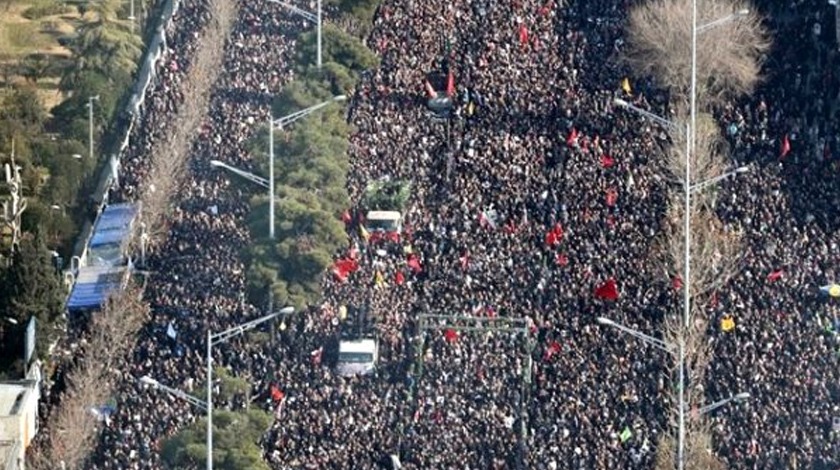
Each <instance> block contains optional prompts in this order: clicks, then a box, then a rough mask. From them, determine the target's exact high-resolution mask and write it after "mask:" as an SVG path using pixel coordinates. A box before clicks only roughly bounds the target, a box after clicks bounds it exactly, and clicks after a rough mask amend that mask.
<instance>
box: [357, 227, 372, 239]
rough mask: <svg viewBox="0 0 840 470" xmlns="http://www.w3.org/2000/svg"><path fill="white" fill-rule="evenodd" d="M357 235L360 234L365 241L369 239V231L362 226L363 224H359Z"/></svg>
mask: <svg viewBox="0 0 840 470" xmlns="http://www.w3.org/2000/svg"><path fill="white" fill-rule="evenodd" d="M359 235H361V236H362V238H363V239H364V240H365V241H368V240H369V239H370V232H368V231H367V230H366V229H365V226H364V225H359Z"/></svg>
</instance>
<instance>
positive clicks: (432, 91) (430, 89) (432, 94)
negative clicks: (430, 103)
mask: <svg viewBox="0 0 840 470" xmlns="http://www.w3.org/2000/svg"><path fill="white" fill-rule="evenodd" d="M426 95H428V96H429V98H430V99H434V98H436V97H437V92H436V91H435V88H434V87H433V86H432V84H431V83H429V81H428V80H426Z"/></svg>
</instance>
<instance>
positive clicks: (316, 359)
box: [309, 346, 324, 367]
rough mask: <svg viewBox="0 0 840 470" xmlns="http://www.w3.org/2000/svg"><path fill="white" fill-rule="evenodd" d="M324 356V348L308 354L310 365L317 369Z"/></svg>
mask: <svg viewBox="0 0 840 470" xmlns="http://www.w3.org/2000/svg"><path fill="white" fill-rule="evenodd" d="M323 355H324V347H323V346H321V347H320V348H318V349H316V350H314V351H312V352H311V353H309V357H310V359H312V365H313V366H315V367H318V366H320V365H321V357H322V356H323Z"/></svg>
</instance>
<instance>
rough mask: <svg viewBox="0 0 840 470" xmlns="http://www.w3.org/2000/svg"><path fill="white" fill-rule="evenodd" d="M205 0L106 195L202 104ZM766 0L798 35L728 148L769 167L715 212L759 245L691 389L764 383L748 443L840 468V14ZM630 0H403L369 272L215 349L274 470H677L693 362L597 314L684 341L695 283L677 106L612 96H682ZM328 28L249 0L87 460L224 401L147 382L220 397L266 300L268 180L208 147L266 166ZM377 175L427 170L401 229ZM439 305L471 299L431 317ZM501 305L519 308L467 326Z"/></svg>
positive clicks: (95, 462)
mask: <svg viewBox="0 0 840 470" xmlns="http://www.w3.org/2000/svg"><path fill="white" fill-rule="evenodd" d="M208 3H209V1H207V0H185V1H183V2H182V4H181V10H180V11H179V13H178V15H177V17H176V19H175V21H174V22H173V28H172V30H171V31H168V37H167V43H168V50H167V52H166V58H165V59H164V60H163V61H161V65H160V67H159V69H158V74H157V79H156V80H157V81H156V83H155V85H154V86H153V87H151V88H150V90H149V92H148V95H147V96H146V100H145V105H144V110H143V115H142V117H140V118H139V122H138V124H139V125H137V126H135V129H134V135H132V138H131V142H132V144H131V146H130V147H129V149H128V150H127V153H126V154H125V155H123V156H122V158H121V160H122V167H121V172H122V173H121V176H120V180H121V181H120V186H119V188H118V189H115V190H114V191H113V194H112V196H111V198H112V200H133V199H134V198H136V197H137V195H138V192H139V188H141V187H142V186H143V185H144V184H153V183H154V182H150V181H146V179H147V175H148V174H149V173H150V169H149V162H150V158H149V157H150V156H149V154H148V153H149V151H150V149H151V148H152V143H153V142H154V141H155V139H159V138H160V136H161V135H163V133H165V132H167V131H168V130H169V129H171V128H172V126H173V122H172V120H173V118H174V117H175V116H177V113H176V111H177V109H178V108H179V106H181V105H182V104H183V90H182V89H181V87H182V84H183V82H184V77H185V76H186V75H187V74H189V73H190V65H191V53H192V52H193V51H194V50H195V48H196V44H197V41H199V40H200V32H201V30H202V29H203V27H204V26H205V25H206V24H207V23H208V21H211V18H209V16H208V14H207V11H208ZM297 3H300V5H299V6H300V7H301V8H310V7H312V5H309V4H308V3H307V4H304V3H303V2H296V4H297ZM758 8H759V9H760V10H761V11H762V12H763V13H764V14H765V15H767V17H768V26H769V27H770V28H771V31H772V32H773V37H774V39H775V44H774V47H773V50H772V52H771V56H770V57H769V58H768V61H767V64H766V65H765V70H766V80H765V82H764V83H763V84H762V85H761V86H760V87H759V88H758V90H756V92H755V93H754V94H753V95H752V96H750V97H744V98H743V99H740V100H738V101H733V102H731V103H728V104H727V105H725V106H721V107H720V109H718V110H716V112H715V117H716V118H717V119H718V121H719V124H720V128H721V133H724V134H725V135H726V138H727V139H728V140H727V142H728V143H729V144H730V150H729V158H730V159H731V166H732V167H733V168H734V167H737V166H742V165H749V167H750V171H749V173H745V174H739V175H737V176H736V177H733V178H728V179H726V180H724V181H721V182H720V183H719V185H718V186H717V187H716V188H715V191H717V193H716V197H715V207H714V210H715V212H716V213H717V215H718V217H719V218H720V219H721V221H722V222H723V223H724V225H725V226H726V227H727V229H728V230H730V231H732V232H738V233H741V234H742V236H743V239H744V247H743V253H741V256H742V259H740V260H739V261H738V267H739V268H738V270H737V272H736V274H735V275H734V276H733V278H732V279H731V280H730V281H729V282H727V283H726V284H725V285H723V286H720V287H719V288H718V289H717V290H716V291H715V292H714V294H713V295H712V296H711V298H712V299H713V300H712V301H710V302H709V305H707V306H704V311H705V313H706V314H707V315H708V316H709V325H710V326H709V330H708V332H707V333H708V344H709V345H710V346H711V349H712V351H713V355H712V358H711V363H710V366H709V368H708V370H707V371H706V376H705V383H704V384H703V387H704V389H705V395H706V402H705V403H694V404H692V406H693V407H694V408H695V409H696V407H698V406H703V405H705V404H708V403H711V402H715V401H717V400H720V399H725V398H728V397H731V396H733V395H735V394H737V393H742V392H746V393H749V394H750V395H751V398H750V399H749V400H746V401H741V402H737V403H734V402H733V403H730V404H728V405H727V406H725V407H722V408H720V409H717V410H715V411H713V412H711V413H710V414H709V415H708V417H709V418H710V419H711V421H712V430H713V437H714V446H715V452H716V454H717V455H718V456H719V457H720V459H721V460H722V461H723V462H724V464H725V466H726V468H733V469H734V468H744V469H747V468H756V469H758V468H811V469H818V470H828V469H836V468H838V465H840V440H838V434H839V433H840V429H838V428H840V372H838V371H840V368H838V360H839V359H840V338H839V337H838V329H840V308H838V305H840V304H838V303H837V302H838V301H837V299H832V298H830V297H829V296H827V295H825V294H823V293H822V292H821V291H820V289H819V288H820V287H821V286H824V285H828V284H832V283H840V279H838V278H837V277H836V276H838V274H840V271H838V270H837V269H836V268H835V265H837V263H838V261H840V255H838V243H840V233H838V230H837V229H838V227H840V224H838V220H840V218H838V217H837V216H836V215H835V212H836V207H837V206H838V202H840V197H838V196H840V185H838V178H840V175H838V173H840V140H838V139H840V138H838V136H837V135H836V133H835V132H834V129H835V127H836V125H837V119H836V115H837V113H836V111H837V90H838V85H840V77H838V76H837V72H836V71H835V70H834V69H833V66H834V65H836V64H837V52H836V51H837V45H836V42H835V40H834V37H833V34H834V30H833V28H831V27H830V26H831V25H833V24H834V22H833V20H831V17H830V16H829V13H831V14H832V15H833V13H832V12H833V10H831V9H827V7H826V6H825V5H824V2H822V1H818V0H784V1H783V0H777V1H774V2H770V1H766V2H761V3H760V4H759V5H758ZM627 15H628V5H627V2H617V1H614V0H613V1H609V0H589V1H567V2H554V1H552V0H517V1H514V2H491V1H488V0H458V1H455V2H440V1H437V0H430V1H424V2H416V1H412V0H406V1H391V0H386V1H384V2H383V3H382V5H381V6H380V8H379V11H378V13H377V16H376V20H375V22H374V26H373V30H372V33H371V35H370V36H369V37H368V38H367V41H366V43H367V45H368V46H369V47H370V48H371V49H372V50H373V51H374V52H375V53H376V54H377V55H379V56H380V58H381V65H380V67H379V68H378V69H376V70H371V71H369V72H368V73H365V74H364V75H363V78H362V81H361V82H360V84H359V86H358V88H357V90H355V94H354V96H353V97H352V99H351V100H350V103H351V104H350V108H349V109H348V110H347V115H348V116H349V119H350V121H351V122H352V124H353V125H354V126H355V131H354V134H353V135H352V137H351V142H350V143H351V145H350V149H351V150H350V162H351V169H350V173H349V174H348V175H347V181H348V191H349V193H350V196H351V201H353V204H354V206H353V207H350V208H348V211H349V213H350V214H351V217H349V218H348V220H347V221H346V227H347V234H348V237H347V246H346V249H345V250H343V251H342V252H340V253H335V257H336V260H339V259H343V258H345V259H346V258H352V259H354V260H356V261H357V263H356V266H354V268H355V269H354V270H352V272H350V273H348V275H346V276H344V275H342V276H337V275H335V274H334V273H333V272H326V273H324V278H323V284H322V286H323V300H322V302H321V303H320V304H318V305H312V306H310V307H309V308H308V309H306V310H303V311H297V312H295V314H293V315H291V316H290V317H288V318H284V319H283V325H284V328H283V329H279V328H278V329H275V330H273V331H272V332H271V333H270V334H271V335H272V336H274V338H273V339H274V340H273V341H261V342H260V341H251V340H249V337H248V336H241V337H239V338H234V339H231V340H230V341H228V342H226V343H224V344H221V345H218V346H216V347H215V348H214V350H213V356H214V361H215V362H216V365H217V366H221V367H225V368H227V369H229V370H230V371H231V373H232V375H235V376H237V377H241V378H244V379H246V380H247V381H248V382H249V383H250V384H251V385H252V389H253V392H252V393H251V394H250V397H249V396H244V395H243V396H233V397H231V398H229V399H228V400H225V402H222V401H221V400H217V401H216V402H215V406H216V407H217V408H231V409H241V408H243V407H244V406H245V404H246V402H247V401H248V400H249V399H251V398H253V397H255V399H254V404H255V406H256V405H259V406H261V407H263V408H264V409H266V410H267V411H270V412H271V413H272V416H274V418H275V419H274V422H273V424H272V426H271V428H270V429H269V430H268V431H267V432H266V434H265V436H264V438H263V440H262V441H261V442H260V445H261V448H262V449H263V451H264V455H265V459H266V461H267V462H268V463H269V465H270V466H271V467H272V468H276V469H286V468H307V469H322V468H336V469H338V468H341V469H367V468H406V469H408V468H418V469H420V468H422V469H444V468H494V469H495V468H498V469H504V468H533V469H556V468H586V469H619V468H651V467H653V462H654V457H655V452H656V445H657V443H658V442H659V440H660V439H661V438H662V436H663V435H665V434H667V433H671V432H673V427H672V426H671V424H670V421H669V420H670V418H671V414H670V413H671V412H672V408H673V406H674V404H673V403H671V401H672V399H673V393H672V391H673V387H674V380H673V379H674V377H672V376H671V374H670V370H671V369H670V366H671V358H670V357H669V356H668V355H667V354H666V353H664V352H662V351H660V350H659V349H657V348H655V347H651V346H649V345H646V344H644V343H643V342H640V341H638V340H637V339H635V338H632V337H630V336H627V335H623V334H622V333H621V332H620V331H618V330H616V329H614V328H609V327H607V326H603V325H600V324H598V323H597V322H596V318H597V317H607V318H610V319H612V320H614V321H615V322H618V323H621V324H623V325H626V326H627V327H629V328H633V329H635V330H638V331H640V332H643V333H646V334H649V335H651V336H654V337H657V338H661V337H662V330H663V325H664V323H665V319H666V318H667V317H668V316H672V315H678V314H680V308H681V301H682V295H681V293H682V291H681V289H680V288H679V286H678V285H676V283H675V281H674V279H671V278H669V277H668V275H667V274H665V273H663V271H662V269H661V265H660V264H659V263H657V262H656V259H657V257H658V256H659V255H658V253H657V252H656V250H657V249H658V248H659V245H658V244H657V239H659V238H660V237H661V232H662V225H663V220H664V218H665V216H666V209H667V207H666V204H667V201H668V199H669V198H668V196H669V192H671V191H674V188H675V187H674V186H673V185H672V184H671V183H669V178H671V176H672V175H670V174H668V173H667V171H666V169H665V164H664V162H663V161H662V159H663V155H662V153H663V146H662V144H663V142H662V135H663V129H661V128H660V127H658V125H657V124H655V123H653V122H650V121H646V120H644V119H643V118H642V117H640V116H639V115H636V114H633V113H632V112H630V111H628V110H626V109H622V108H619V107H617V106H615V105H614V104H613V100H614V98H616V97H620V98H622V99H625V100H627V101H630V102H632V103H634V104H635V105H636V106H639V107H642V108H645V109H649V110H650V111H651V112H655V113H658V114H665V111H666V110H665V108H664V106H665V103H664V101H663V100H662V99H661V95H662V94H661V90H660V89H658V88H657V85H656V83H655V81H653V80H651V79H649V78H644V77H642V78H634V76H633V74H632V71H631V70H628V69H627V68H626V66H625V65H624V62H623V61H621V60H620V58H621V54H622V51H623V47H624V43H623V40H622V37H623V34H624V28H625V26H626V21H627ZM327 16H328V17H329V15H327ZM817 23H819V24H820V25H821V26H820V27H819V28H815V27H814V25H815V24H817ZM311 27H312V25H311V24H308V23H307V22H306V21H304V20H302V19H300V18H299V17H297V16H294V15H291V14H289V13H288V12H287V11H285V10H283V9H282V7H281V6H279V5H277V4H273V3H270V2H240V4H239V18H238V20H237V22H236V24H235V26H234V30H233V32H232V34H231V37H230V38H229V41H228V44H227V47H226V56H225V65H224V70H223V72H222V74H221V78H220V80H219V81H218V82H217V84H216V86H215V88H214V93H213V96H212V99H211V105H210V109H209V112H208V118H207V119H206V120H205V122H204V124H203V126H202V128H201V129H198V130H196V138H195V140H194V142H193V146H192V155H191V159H190V165H189V172H188V178H185V179H184V181H182V182H181V187H180V190H179V193H178V197H177V201H175V208H174V210H173V214H172V216H171V220H169V225H168V230H169V231H168V234H167V236H166V238H165V241H164V242H163V243H162V244H160V245H159V246H158V247H157V248H156V249H155V250H154V251H153V253H151V254H150V256H149V261H148V263H147V266H146V267H145V269H146V270H147V271H148V272H149V278H148V282H147V287H146V297H147V299H148V300H149V302H150V303H151V305H152V307H153V318H152V320H151V322H150V323H149V324H148V325H147V326H146V327H145V328H144V330H143V332H142V334H141V337H140V338H139V340H138V344H137V347H136V348H135V352H134V354H133V357H132V359H131V361H130V362H131V363H130V366H129V367H127V368H126V369H125V370H123V371H121V372H120V374H121V376H122V379H123V381H122V382H121V384H120V385H119V387H118V393H117V396H116V397H115V398H116V411H115V413H114V414H113V415H112V416H111V417H110V419H109V420H108V421H107V423H105V424H104V430H103V434H102V438H101V440H100V442H99V444H98V447H97V450H96V453H95V455H94V456H93V457H92V458H91V459H90V461H89V465H88V466H89V468H97V469H157V468H162V461H161V457H160V452H161V444H162V442H163V441H164V440H165V439H166V438H167V437H169V436H172V435H173V434H174V433H176V432H177V431H179V430H181V429H183V428H184V427H185V426H187V425H189V424H190V423H192V422H193V421H194V420H195V419H197V418H200V417H201V416H202V413H203V412H202V410H201V409H197V408H193V407H192V406H191V405H190V404H189V403H187V402H184V401H182V400H179V399H177V398H175V397H172V396H170V395H168V394H166V393H164V392H162V391H160V390H154V389H153V387H150V386H149V385H148V384H144V383H142V382H141V381H140V380H139V378H140V377H143V376H149V377H153V378H154V379H156V380H157V381H159V382H160V383H163V384H166V385H168V386H170V387H173V388H176V389H180V390H183V391H184V392H187V393H194V394H196V395H198V396H203V395H202V389H201V383H202V382H203V381H204V380H205V377H206V373H205V365H206V364H205V362H204V354H205V347H206V344H205V342H206V340H207V331H208V329H209V330H211V331H216V332H218V331H221V330H224V329H226V328H230V327H232V326H235V325H238V324H241V323H243V322H245V321H248V320H251V319H254V318H257V317H259V316H261V315H263V314H265V312H266V308H267V307H266V306H264V305H256V306H255V305H251V304H249V303H248V302H247V299H246V296H245V276H246V271H247V269H246V265H245V264H244V262H243V257H242V252H241V250H242V248H243V247H244V246H247V245H248V244H249V241H250V239H251V235H250V234H249V231H248V227H247V226H246V223H245V218H246V215H247V213H248V208H249V204H248V201H249V198H250V196H251V195H252V194H253V193H254V192H253V191H252V189H253V188H250V187H249V186H247V185H246V184H245V183H242V182H240V181H239V180H236V179H234V177H231V176H230V175H229V174H226V173H223V172H221V171H220V170H219V169H217V168H214V167H212V166H211V165H210V164H209V161H210V160H220V161H223V162H225V163H228V164H230V165H233V166H236V167H241V168H244V169H248V170H250V169H253V168H254V167H255V166H256V163H255V156H254V155H251V154H250V152H249V150H248V149H247V147H246V143H247V141H248V139H249V138H250V137H251V136H253V135H254V134H255V133H256V132H257V131H258V129H259V126H261V125H263V124H262V123H264V122H266V120H267V119H268V116H269V106H270V103H271V100H272V97H273V96H276V95H277V94H279V93H280V91H281V90H282V89H283V87H284V86H285V85H287V84H288V83H289V82H290V81H291V80H293V79H294V74H293V73H292V65H291V61H292V55H293V54H294V52H295V45H296V38H297V37H298V36H299V35H300V34H301V33H302V32H304V31H307V30H308V29H309V28H311ZM791 38H793V39H791ZM442 62H447V63H448V67H450V68H451V69H452V70H453V72H454V76H455V77H456V86H455V88H456V98H455V102H456V103H455V112H454V116H453V117H452V119H451V122H449V123H446V122H442V121H440V120H437V119H434V118H432V117H431V116H430V113H429V112H428V110H427V108H426V101H425V98H424V92H423V81H424V78H425V74H426V73H427V72H429V71H432V70H435V69H436V68H439V67H440V66H441V63H442ZM625 79H627V80H626V81H625ZM382 178H389V179H391V180H397V181H406V182H409V183H410V188H411V195H410V198H409V202H408V208H407V210H406V211H405V214H404V222H403V230H402V233H401V234H400V235H399V236H387V237H381V236H372V235H371V234H370V233H368V232H366V231H365V230H363V229H362V228H361V227H362V226H363V224H364V212H363V210H362V208H361V207H360V206H359V205H358V203H359V201H360V200H361V199H362V194H363V193H364V191H365V188H366V187H367V185H368V184H369V183H371V182H373V181H377V180H381V179H382ZM336 216H337V217H338V216H339V214H337V215H336ZM421 315H447V316H451V317H459V318H460V319H459V320H457V321H456V320H451V321H450V323H447V321H449V320H431V323H430V324H425V326H432V327H429V328H425V327H424V328H421V323H420V318H421V317H420V316H421ZM506 318H508V319H513V320H516V321H515V322H511V323H507V322H505V321H504V320H503V319H506ZM724 319H726V324H725V328H723V327H722V323H721V321H722V320H724ZM452 322H454V323H452ZM457 322H460V323H457ZM730 322H734V323H730ZM456 323H457V324H456ZM479 324H480V325H493V326H504V325H515V326H516V328H507V329H506V328H502V327H500V328H495V329H494V328H485V329H481V328H477V329H474V330H471V329H469V328H466V327H467V326H473V325H479ZM461 327H464V328H461ZM353 332H361V334H362V335H375V336H376V337H377V339H378V343H379V360H378V363H377V365H376V369H375V371H374V372H373V373H371V374H369V375H361V376H353V377H341V376H339V375H338V374H336V371H335V369H334V368H333V367H332V365H333V364H334V358H333V357H331V355H330V354H329V352H327V353H324V349H322V348H324V346H325V345H327V344H330V343H331V342H333V341H334V340H335V339H336V338H337V337H339V336H342V335H347V334H349V333H353ZM218 387H219V385H218V383H215V384H214V389H215V390H216V391H218ZM216 395H217V396H218V394H216Z"/></svg>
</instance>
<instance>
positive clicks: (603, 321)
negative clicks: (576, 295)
mask: <svg viewBox="0 0 840 470" xmlns="http://www.w3.org/2000/svg"><path fill="white" fill-rule="evenodd" d="M595 321H597V322H598V324H600V325H604V326H609V327H612V328H615V329H617V330H619V331H621V332H622V333H625V334H628V335H630V336H632V337H634V338H636V339H638V340H640V341H642V342H643V343H647V344H648V345H650V346H653V347H655V348H657V349H660V350H662V351H665V352H667V353H669V354H673V353H674V350H675V349H678V350H679V351H681V350H682V349H681V348H680V347H679V346H678V347H677V348H675V347H674V345H673V344H671V343H668V342H666V341H663V340H661V339H659V338H654V337H653V336H650V335H646V334H644V333H642V332H641V331H638V330H634V329H632V328H628V327H626V326H624V325H622V324H621V323H618V322H615V321H613V320H610V319H609V318H606V317H598V318H596V319H595ZM748 398H750V394H749V393H746V392H741V393H738V394H736V395H733V396H731V397H729V398H724V399H723V400H720V401H716V402H714V403H710V404H708V405H706V406H703V407H702V408H699V409H697V414H698V415H702V414H706V413H709V412H711V411H714V410H716V409H718V408H720V407H722V406H725V405H727V404H728V403H730V402H733V401H735V402H739V401H743V400H746V399H748ZM681 410H682V412H681V413H680V415H684V414H685V411H686V409H685V408H681Z"/></svg>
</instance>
